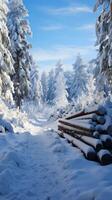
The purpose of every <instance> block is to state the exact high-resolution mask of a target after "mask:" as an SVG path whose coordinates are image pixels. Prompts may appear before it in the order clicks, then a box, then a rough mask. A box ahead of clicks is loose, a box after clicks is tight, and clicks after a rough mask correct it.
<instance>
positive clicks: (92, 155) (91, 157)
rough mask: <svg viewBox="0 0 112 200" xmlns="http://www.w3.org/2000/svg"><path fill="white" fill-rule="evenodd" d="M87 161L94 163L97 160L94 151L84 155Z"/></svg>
mask: <svg viewBox="0 0 112 200" xmlns="http://www.w3.org/2000/svg"><path fill="white" fill-rule="evenodd" d="M86 158H87V160H91V161H96V160H97V156H96V153H95V152H94V151H89V152H88V153H87V155H86Z"/></svg>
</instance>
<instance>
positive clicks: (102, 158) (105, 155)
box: [97, 150, 112, 165]
mask: <svg viewBox="0 0 112 200" xmlns="http://www.w3.org/2000/svg"><path fill="white" fill-rule="evenodd" d="M97 156H98V160H99V162H100V164H101V165H108V164H111V163H112V155H111V153H110V152H109V151H107V150H100V151H99V152H98V154H97Z"/></svg>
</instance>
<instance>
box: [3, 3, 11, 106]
mask: <svg viewBox="0 0 112 200" xmlns="http://www.w3.org/2000/svg"><path fill="white" fill-rule="evenodd" d="M7 14H8V7H7V3H6V1H5V0H2V1H0V93H1V94H0V95H1V96H2V97H4V98H5V100H7V101H8V102H9V103H11V102H12V101H13V98H12V93H13V92H14V88H13V83H12V81H11V78H10V76H11V75H12V74H13V73H14V68H13V59H12V56H11V53H10V51H9V48H10V45H11V44H10V40H9V36H8V29H7Z"/></svg>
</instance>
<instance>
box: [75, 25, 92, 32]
mask: <svg viewBox="0 0 112 200" xmlns="http://www.w3.org/2000/svg"><path fill="white" fill-rule="evenodd" d="M76 29H77V30H81V31H89V30H93V31H94V30H95V25H94V24H85V25H82V26H79V27H77V28H76Z"/></svg>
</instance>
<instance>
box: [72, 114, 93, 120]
mask: <svg viewBox="0 0 112 200" xmlns="http://www.w3.org/2000/svg"><path fill="white" fill-rule="evenodd" d="M96 116H97V115H96V114H94V113H92V114H88V115H82V116H79V117H76V118H75V119H76V120H85V119H91V120H94V121H95V120H96Z"/></svg>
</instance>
